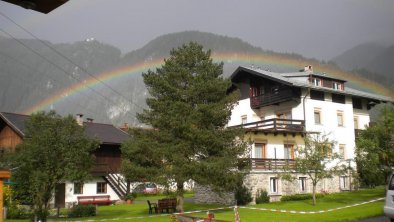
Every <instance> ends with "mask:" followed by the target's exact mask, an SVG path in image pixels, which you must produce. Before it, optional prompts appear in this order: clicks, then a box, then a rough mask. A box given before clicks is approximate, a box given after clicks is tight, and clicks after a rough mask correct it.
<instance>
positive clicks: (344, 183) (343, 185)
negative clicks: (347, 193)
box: [339, 176, 349, 190]
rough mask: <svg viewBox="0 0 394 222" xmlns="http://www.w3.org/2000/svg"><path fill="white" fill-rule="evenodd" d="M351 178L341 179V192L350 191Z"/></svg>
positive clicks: (343, 177)
mask: <svg viewBox="0 0 394 222" xmlns="http://www.w3.org/2000/svg"><path fill="white" fill-rule="evenodd" d="M348 180H349V177H348V176H341V177H339V188H340V189H341V190H348V189H349V181H348Z"/></svg>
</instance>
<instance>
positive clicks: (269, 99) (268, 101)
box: [250, 88, 300, 109]
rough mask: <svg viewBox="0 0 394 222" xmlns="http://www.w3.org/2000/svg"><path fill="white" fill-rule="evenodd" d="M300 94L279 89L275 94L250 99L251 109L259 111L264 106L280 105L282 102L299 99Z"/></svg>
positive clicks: (288, 89) (290, 90) (287, 89)
mask: <svg viewBox="0 0 394 222" xmlns="http://www.w3.org/2000/svg"><path fill="white" fill-rule="evenodd" d="M298 94H299V93H295V92H294V91H293V90H292V89H290V88H283V89H281V88H280V89H278V91H276V92H273V93H265V94H263V95H259V96H254V97H250V107H251V108H252V109H257V108H260V107H263V106H269V105H273V104H278V103H281V102H286V101H291V100H293V99H294V98H299V97H300V95H298Z"/></svg>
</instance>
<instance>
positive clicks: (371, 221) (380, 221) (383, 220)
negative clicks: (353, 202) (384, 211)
mask: <svg viewBox="0 0 394 222" xmlns="http://www.w3.org/2000/svg"><path fill="white" fill-rule="evenodd" d="M355 222H390V219H389V218H388V217H386V216H380V217H372V218H368V219H362V220H357V221H355Z"/></svg>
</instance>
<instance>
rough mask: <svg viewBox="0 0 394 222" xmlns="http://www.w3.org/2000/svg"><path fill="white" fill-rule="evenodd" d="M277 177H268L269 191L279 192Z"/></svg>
mask: <svg viewBox="0 0 394 222" xmlns="http://www.w3.org/2000/svg"><path fill="white" fill-rule="evenodd" d="M278 185H279V178H278V177H270V193H279V186H278Z"/></svg>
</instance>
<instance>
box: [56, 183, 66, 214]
mask: <svg viewBox="0 0 394 222" xmlns="http://www.w3.org/2000/svg"><path fill="white" fill-rule="evenodd" d="M55 207H60V208H65V207H66V184H65V183H59V184H58V185H56V188H55Z"/></svg>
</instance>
